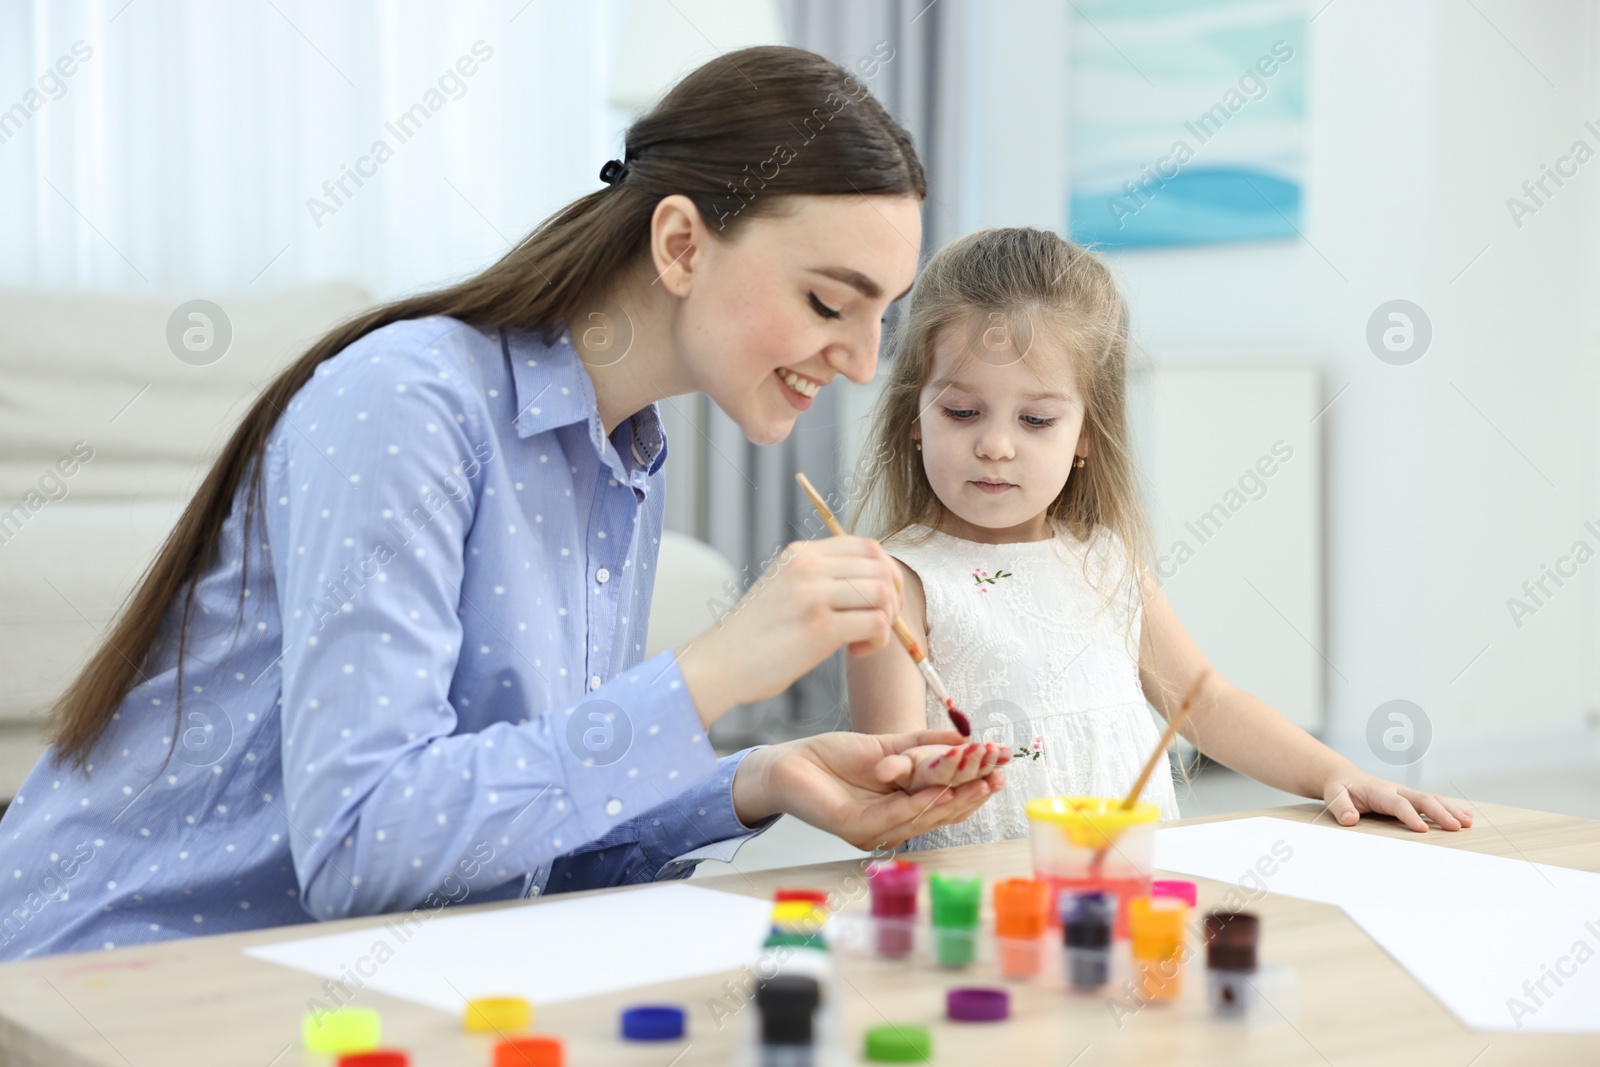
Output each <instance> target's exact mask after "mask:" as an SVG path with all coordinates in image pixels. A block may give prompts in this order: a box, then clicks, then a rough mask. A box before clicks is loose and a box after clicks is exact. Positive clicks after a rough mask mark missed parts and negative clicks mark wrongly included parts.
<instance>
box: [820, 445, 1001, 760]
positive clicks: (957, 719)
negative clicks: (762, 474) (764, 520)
mask: <svg viewBox="0 0 1600 1067" xmlns="http://www.w3.org/2000/svg"><path fill="white" fill-rule="evenodd" d="M794 480H795V481H797V482H799V483H800V488H802V489H804V490H805V491H806V496H808V497H810V498H811V506H812V507H814V508H816V509H817V514H818V515H820V516H822V521H823V523H824V524H826V525H827V527H828V531H829V532H830V533H832V534H833V536H835V537H844V536H845V532H844V527H843V526H841V525H840V524H839V520H838V519H837V518H835V517H834V514H833V509H832V508H830V507H828V505H827V504H826V503H825V502H824V501H823V499H822V497H821V495H820V494H818V492H817V491H816V489H814V488H813V487H812V485H811V480H810V479H809V478H807V477H806V476H805V474H804V473H800V472H796V474H795V476H794ZM892 628H893V630H894V635H895V636H896V637H897V638H899V639H900V643H901V644H902V645H904V646H905V649H906V651H907V652H909V653H911V660H912V662H913V663H915V664H916V665H917V670H918V671H920V672H922V680H923V681H925V682H927V683H928V688H929V689H930V690H932V691H933V695H934V697H935V698H936V699H937V700H938V701H939V703H940V704H941V705H943V706H944V710H945V712H946V713H947V714H948V715H949V716H950V722H951V724H952V725H954V726H955V728H956V732H957V733H959V734H960V735H961V736H962V737H971V736H972V723H971V722H970V721H969V720H968V719H967V717H966V715H965V714H964V713H962V711H961V710H960V709H959V708H957V707H956V702H955V701H954V700H952V699H951V698H950V691H949V690H948V689H946V688H945V687H944V679H942V678H940V677H939V672H938V671H936V670H934V669H933V664H932V663H931V662H929V660H928V653H927V652H926V651H925V650H924V649H923V647H922V643H921V642H920V641H918V640H917V638H916V635H915V634H913V633H912V632H911V628H910V627H909V626H907V625H906V621H905V620H904V619H902V618H901V617H900V616H899V615H898V614H897V615H895V617H894V623H893V627H892Z"/></svg>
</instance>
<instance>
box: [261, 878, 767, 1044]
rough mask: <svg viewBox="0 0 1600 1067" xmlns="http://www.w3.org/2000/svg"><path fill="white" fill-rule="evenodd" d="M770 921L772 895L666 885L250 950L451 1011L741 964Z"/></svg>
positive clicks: (562, 996)
mask: <svg viewBox="0 0 1600 1067" xmlns="http://www.w3.org/2000/svg"><path fill="white" fill-rule="evenodd" d="M424 914H427V913H426V912H424ZM771 916H772V904H771V902H770V901H766V900H758V899H756V898H754V897H746V896H740V895H738V894H736V893H722V892H718V891H716V890H710V889H700V888H698V887H696V886H686V885H658V886H651V887H649V888H646V889H640V890H633V891H630V892H627V893H606V894H602V895H600V896H595V897H578V898H575V899H572V900H549V901H545V902H543V903H541V904H540V905H538V906H537V907H527V908H506V909H502V910H497V911H491V912H485V913H481V914H476V915H450V914H449V913H448V912H443V913H439V914H436V915H434V916H432V917H430V918H427V919H425V920H423V921H421V922H415V923H413V924H412V925H411V926H410V927H402V926H401V924H400V923H399V922H398V921H397V922H395V923H391V924H389V925H386V926H378V927H372V928H371V929H367V930H357V931H352V932H350V933H341V934H327V935H324V936H322V937H309V938H304V939H301V940H298V941H284V942H279V943H277V944H273V945H261V946H258V947H255V948H247V949H245V950H244V951H245V954H246V955H248V956H254V957H255V958H257V959H263V960H268V961H271V962H273V963H279V964H282V965H284V966H286V967H294V968H297V969H299V970H302V971H308V972H310V973H311V974H314V975H318V976H320V977H324V978H329V979H342V980H343V981H344V982H345V985H346V987H347V988H350V989H352V990H354V989H356V988H367V989H376V990H378V991H380V992H383V993H388V994H391V995H393V996H397V997H402V998H404V999H406V1000H411V1001H415V1002H416V1003H418V1004H426V1005H428V1006H429V1007H432V1008H438V1009H439V1010H441V1011H447V1012H452V1013H454V1012H460V1011H462V1010H464V1009H465V1007H466V1000H467V999H470V998H473V997H480V996H520V997H525V998H526V999H527V1000H529V1001H530V1002H532V1003H533V1004H535V1005H538V1004H553V1003H557V1002H560V1001H564V1000H575V999H577V998H579V997H587V996H594V995H595V994H598V993H610V992H615V991H618V990H623V989H631V988H635V987H637V986H642V985H649V984H651V983H654V982H666V981H672V980H674V979H679V978H689V977H693V976H695V975H701V974H711V973H713V972H716V971H723V970H732V969H736V968H738V967H742V966H744V965H745V964H747V963H751V962H753V961H754V960H755V958H756V956H757V954H758V953H759V952H760V949H761V943H762V941H763V940H764V938H765V937H766V934H767V930H768V928H769V927H770V926H771V924H772V918H771ZM404 918H406V915H404V914H402V915H399V916H396V919H397V920H400V919H404ZM319 999H321V1000H322V1001H323V1002H324V1003H327V1004H328V1006H329V1007H333V1006H334V1002H331V1001H329V1000H328V998H327V997H326V996H322V997H320V998H319ZM343 999H348V998H347V997H345V998H343Z"/></svg>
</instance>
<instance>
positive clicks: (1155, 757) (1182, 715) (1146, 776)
mask: <svg viewBox="0 0 1600 1067" xmlns="http://www.w3.org/2000/svg"><path fill="white" fill-rule="evenodd" d="M1210 673H1211V672H1210V671H1209V670H1205V671H1201V672H1200V676H1199V677H1198V678H1196V679H1195V680H1194V683H1193V684H1192V685H1190V686H1189V691H1188V692H1187V693H1185V694H1184V696H1183V703H1182V704H1179V705H1178V713H1177V714H1176V715H1174V716H1173V717H1172V721H1171V722H1169V723H1167V728H1166V730H1165V731H1164V732H1163V733H1162V734H1161V743H1160V744H1158V745H1156V750H1155V751H1154V752H1152V753H1150V758H1149V759H1147V760H1145V761H1144V770H1142V771H1140V772H1139V780H1138V781H1137V782H1134V783H1133V788H1132V789H1130V790H1128V795H1127V797H1126V798H1124V799H1123V801H1122V810H1123V811H1127V810H1128V809H1129V808H1131V807H1133V805H1134V803H1135V802H1136V801H1137V800H1138V799H1139V794H1140V793H1142V792H1144V784H1145V783H1146V782H1148V781H1149V780H1150V772H1151V771H1154V770H1155V769H1156V763H1157V762H1158V761H1159V760H1160V759H1161V757H1162V756H1164V755H1166V753H1167V746H1168V745H1170V744H1172V738H1173V737H1174V736H1175V735H1176V734H1177V732H1178V728H1179V727H1180V726H1182V725H1183V721H1184V720H1185V719H1187V718H1188V717H1189V705H1191V704H1193V703H1194V698H1195V697H1197V696H1199V695H1200V687H1201V686H1202V685H1203V684H1205V680H1206V675H1208V674H1210Z"/></svg>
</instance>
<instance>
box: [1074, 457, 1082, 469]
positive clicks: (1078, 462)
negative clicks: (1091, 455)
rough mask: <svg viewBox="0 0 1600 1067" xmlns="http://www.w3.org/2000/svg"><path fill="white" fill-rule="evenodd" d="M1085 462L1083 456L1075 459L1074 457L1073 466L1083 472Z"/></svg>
mask: <svg viewBox="0 0 1600 1067" xmlns="http://www.w3.org/2000/svg"><path fill="white" fill-rule="evenodd" d="M1083 462H1084V460H1083V457H1082V456H1074V457H1072V465H1073V467H1075V468H1076V469H1078V470H1082V469H1083Z"/></svg>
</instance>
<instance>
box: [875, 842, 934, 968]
mask: <svg viewBox="0 0 1600 1067" xmlns="http://www.w3.org/2000/svg"><path fill="white" fill-rule="evenodd" d="M921 878H922V868H920V867H918V866H917V865H916V864H915V863H907V862H906V861H905V860H893V861H891V862H889V863H874V864H872V865H871V866H870V867H868V868H867V890H868V892H869V893H870V894H871V895H872V925H873V941H874V943H875V944H876V946H877V950H878V955H880V956H909V955H910V954H911V949H912V947H913V945H914V944H915V942H916V937H915V933H916V923H917V886H918V884H919V883H920V881H921Z"/></svg>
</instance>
